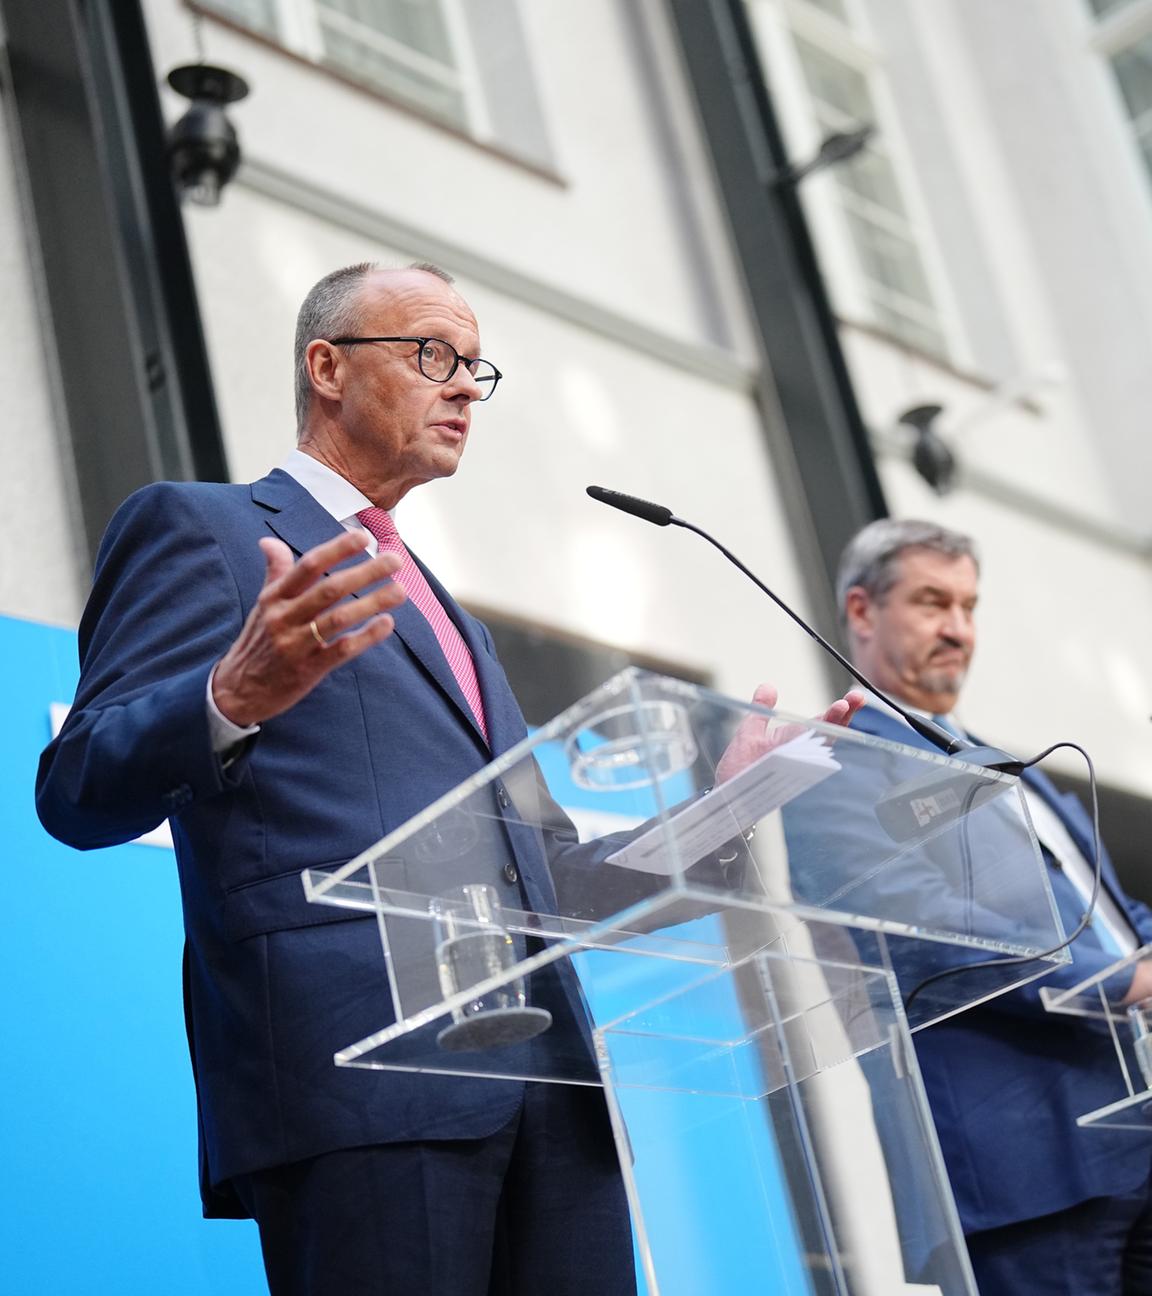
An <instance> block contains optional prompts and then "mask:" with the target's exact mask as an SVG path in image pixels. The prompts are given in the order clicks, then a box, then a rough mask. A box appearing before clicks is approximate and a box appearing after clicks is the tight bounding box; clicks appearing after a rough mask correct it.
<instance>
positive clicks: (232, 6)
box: [201, 0, 276, 36]
mask: <svg viewBox="0 0 1152 1296" xmlns="http://www.w3.org/2000/svg"><path fill="white" fill-rule="evenodd" d="M201 3H202V4H203V5H204V8H205V9H211V10H212V11H213V12H214V13H218V14H220V16H221V17H223V18H231V19H233V20H234V21H235V22H238V23H241V24H242V25H243V26H245V27H251V28H252V29H253V30H254V31H258V32H263V33H264V34H265V35H267V36H274V35H275V34H276V0H201Z"/></svg>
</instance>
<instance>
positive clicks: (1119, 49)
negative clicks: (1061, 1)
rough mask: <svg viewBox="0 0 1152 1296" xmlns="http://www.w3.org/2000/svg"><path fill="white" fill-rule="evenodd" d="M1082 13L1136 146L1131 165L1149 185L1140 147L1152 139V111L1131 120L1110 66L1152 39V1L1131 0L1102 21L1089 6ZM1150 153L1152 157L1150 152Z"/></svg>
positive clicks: (1151, 176) (1151, 175)
mask: <svg viewBox="0 0 1152 1296" xmlns="http://www.w3.org/2000/svg"><path fill="white" fill-rule="evenodd" d="M1084 13H1085V18H1086V21H1087V22H1088V24H1089V26H1090V29H1091V32H1092V34H1091V37H1090V38H1089V42H1090V45H1091V47H1092V49H1093V50H1094V51H1095V53H1097V54H1098V55H1099V56H1100V57H1101V59H1102V61H1104V62H1106V63H1107V64H1108V69H1107V71H1108V75H1109V78H1110V81H1111V90H1112V93H1113V95H1114V96H1115V102H1116V105H1117V108H1118V110H1119V113H1120V116H1121V118H1122V120H1123V122H1124V124H1125V127H1126V128H1127V131H1128V134H1129V136H1130V138H1131V139H1132V141H1133V143H1134V145H1135V157H1134V161H1135V163H1136V165H1137V166H1138V167H1139V169H1140V173H1141V175H1142V176H1143V177H1144V179H1145V182H1146V183H1147V184H1152V161H1149V157H1148V155H1147V154H1145V152H1144V150H1143V148H1142V147H1141V145H1142V143H1143V141H1145V140H1147V139H1152V109H1148V110H1146V111H1145V112H1144V113H1142V114H1141V115H1140V116H1139V117H1133V116H1132V115H1131V114H1130V113H1129V111H1128V104H1127V103H1126V102H1125V99H1124V92H1123V90H1122V89H1121V88H1120V78H1119V77H1118V76H1117V74H1116V69H1115V67H1114V66H1113V64H1114V63H1115V60H1116V57H1117V55H1119V54H1122V53H1124V51H1125V50H1127V49H1129V48H1130V47H1131V46H1133V45H1135V44H1137V43H1138V42H1140V41H1142V40H1144V39H1145V38H1147V37H1152V0H1130V3H1128V4H1126V5H1124V6H1123V7H1122V8H1120V9H1117V10H1116V11H1115V12H1113V13H1110V14H1106V15H1105V16H1104V17H1102V18H1098V17H1097V16H1096V14H1095V13H1094V11H1093V10H1092V8H1091V6H1090V5H1088V4H1087V3H1085V5H1084ZM1149 152H1150V153H1152V150H1149Z"/></svg>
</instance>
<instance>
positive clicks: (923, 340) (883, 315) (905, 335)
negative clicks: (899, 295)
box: [872, 302, 948, 356]
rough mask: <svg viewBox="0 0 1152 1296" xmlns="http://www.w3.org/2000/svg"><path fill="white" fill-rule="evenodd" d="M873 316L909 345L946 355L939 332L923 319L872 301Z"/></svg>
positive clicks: (929, 352)
mask: <svg viewBox="0 0 1152 1296" xmlns="http://www.w3.org/2000/svg"><path fill="white" fill-rule="evenodd" d="M872 312H873V318H874V319H875V321H876V323H877V324H878V325H879V326H880V327H881V328H882V329H884V330H885V331H886V332H888V333H891V334H892V335H893V337H898V338H900V339H901V340H902V341H904V342H907V343H908V344H909V346H914V347H918V348H919V349H920V350H921V351H927V352H928V354H929V355H937V356H946V355H947V354H948V352H947V348H946V347H945V345H944V338H943V336H942V335H941V334H940V332H939V331H938V330H937V329H935V328H933V327H932V326H931V325H930V324H927V323H925V322H924V321H923V320H920V319H916V318H914V317H913V316H911V315H905V314H904V313H903V312H902V311H899V310H896V309H895V308H894V307H892V306H891V305H889V304H887V303H885V302H873V303H872Z"/></svg>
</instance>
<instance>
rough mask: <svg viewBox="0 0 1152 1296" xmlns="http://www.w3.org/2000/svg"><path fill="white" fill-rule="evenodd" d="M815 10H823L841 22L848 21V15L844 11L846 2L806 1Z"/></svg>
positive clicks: (834, 0) (827, 0) (837, 0)
mask: <svg viewBox="0 0 1152 1296" xmlns="http://www.w3.org/2000/svg"><path fill="white" fill-rule="evenodd" d="M806 3H807V4H810V5H811V6H812V7H813V8H814V9H823V10H824V12H825V13H830V14H832V15H833V17H835V18H839V19H840V20H841V22H847V21H848V15H847V13H846V12H845V11H844V0H806Z"/></svg>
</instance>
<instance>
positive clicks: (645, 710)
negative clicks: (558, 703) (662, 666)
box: [305, 670, 1067, 1046]
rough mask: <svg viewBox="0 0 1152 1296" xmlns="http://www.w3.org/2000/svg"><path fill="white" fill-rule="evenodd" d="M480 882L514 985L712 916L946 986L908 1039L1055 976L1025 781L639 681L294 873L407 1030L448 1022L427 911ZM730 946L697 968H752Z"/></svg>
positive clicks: (605, 694)
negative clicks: (835, 930)
mask: <svg viewBox="0 0 1152 1296" xmlns="http://www.w3.org/2000/svg"><path fill="white" fill-rule="evenodd" d="M471 884H476V885H480V884H482V885H486V886H490V887H492V888H493V890H494V892H495V897H496V900H497V902H498V904H499V905H500V907H501V908H502V909H503V910H505V911H507V913H508V914H509V915H514V920H513V921H512V924H511V926H510V927H509V931H510V932H511V936H512V941H511V944H510V945H509V946H508V947H507V952H509V953H510V954H511V956H512V961H513V962H515V963H524V964H525V971H526V972H527V974H531V971H532V967H531V966H528V965H529V964H533V965H534V962H535V963H538V962H539V961H540V960H543V961H544V962H547V961H550V960H554V959H557V958H564V957H566V956H567V955H568V954H569V953H571V952H572V951H574V950H575V949H576V948H578V947H582V946H585V945H598V944H603V943H613V942H618V941H619V940H622V939H625V938H626V939H627V940H629V941H631V942H635V941H637V940H638V939H639V938H640V937H641V936H644V937H646V938H650V939H653V940H655V939H657V938H659V937H660V936H661V935H662V934H663V936H665V937H666V938H668V939H672V940H675V939H677V932H678V929H679V928H680V927H681V926H682V925H683V924H684V923H685V922H688V921H691V920H693V919H696V918H701V917H704V916H706V915H708V914H710V913H714V912H718V911H719V910H721V909H725V908H731V909H733V910H744V909H750V910H755V911H759V912H762V913H772V914H775V915H777V919H778V922H777V927H778V929H779V930H786V929H787V927H788V926H789V925H792V926H795V927H803V926H804V925H806V924H808V923H811V922H818V923H820V924H827V923H835V924H841V925H844V926H846V927H849V928H851V929H853V930H854V931H855V932H856V933H857V936H856V938H855V939H856V940H857V943H858V947H859V949H860V952H861V957H862V958H863V959H864V961H866V962H869V963H874V964H876V965H879V966H885V967H888V968H890V969H891V970H892V971H893V972H894V973H895V974H896V976H897V979H898V981H899V983H900V986H901V989H902V991H903V993H904V994H905V995H907V994H908V993H909V992H910V991H911V990H912V989H913V988H914V987H916V986H919V985H921V984H922V983H923V982H925V981H926V980H927V979H929V978H937V974H939V973H941V972H945V971H947V972H948V975H946V976H944V977H942V978H939V979H933V980H931V982H930V984H929V985H928V986H927V987H925V989H924V990H923V991H922V992H921V993H919V994H917V995H916V996H915V998H914V1002H913V1004H912V1008H911V1014H910V1016H911V1024H912V1026H913V1028H916V1027H919V1026H921V1025H924V1024H927V1023H928V1022H931V1021H935V1020H939V1019H941V1018H942V1017H945V1016H947V1015H949V1014H950V1013H953V1012H956V1011H958V1010H960V1009H962V1008H964V1007H967V1006H969V1005H971V1004H973V1003H977V1002H980V1001H981V1000H983V999H986V998H988V997H989V996H991V995H993V994H997V993H1000V992H1002V991H1003V990H1005V989H1007V988H1009V987H1010V986H1013V985H1017V984H1021V983H1022V982H1024V981H1027V980H1031V979H1033V978H1035V977H1036V976H1040V975H1043V974H1044V973H1045V972H1047V971H1048V970H1050V969H1051V967H1052V966H1053V965H1054V964H1055V963H1057V962H1060V961H1064V960H1066V959H1067V954H1066V953H1064V952H1060V953H1058V954H1055V955H1045V953H1044V952H1045V951H1047V950H1050V949H1051V948H1052V947H1053V946H1056V945H1058V944H1059V943H1060V941H1061V940H1062V939H1063V932H1062V930H1061V926H1060V922H1059V918H1058V915H1057V911H1056V908H1055V905H1054V903H1053V900H1052V895H1051V891H1050V888H1049V884H1048V879H1047V876H1046V872H1045V869H1044V865H1043V862H1042V860H1041V857H1040V853H1039V850H1038V848H1037V845H1036V840H1035V836H1034V834H1033V832H1032V829H1031V826H1030V824H1029V821H1028V817H1027V812H1026V810H1025V808H1024V803H1023V799H1022V797H1021V795H1020V792H1019V789H1018V786H1017V782H1016V780H1014V779H1011V778H1008V777H1007V776H1005V775H1002V774H998V773H995V772H991V771H986V770H981V769H977V768H974V767H971V766H967V765H964V764H962V763H960V762H958V761H954V760H950V759H948V758H945V757H942V756H937V755H935V754H932V753H925V752H921V751H916V750H912V749H910V748H906V747H903V746H901V745H899V744H895V743H889V742H885V741H883V740H881V739H877V738H872V737H870V736H868V735H864V734H857V733H855V732H853V731H849V730H845V729H841V728H838V727H833V726H827V725H823V724H817V723H812V722H809V721H804V720H796V719H795V718H791V717H786V716H783V715H781V714H779V713H772V712H770V711H767V710H764V709H763V708H760V707H757V706H755V705H753V704H751V703H741V702H736V701H733V700H731V699H728V698H725V697H722V696H720V695H718V694H716V693H712V692H709V691H708V690H706V689H702V688H699V687H697V686H695V685H691V684H687V683H684V682H681V681H677V680H671V679H666V678H663V677H661V676H657V675H651V674H648V673H646V672H643V671H637V670H628V671H625V672H623V673H622V674H621V675H619V676H617V677H615V678H614V679H613V680H611V681H609V682H608V683H607V684H605V685H603V686H602V687H601V688H599V689H597V690H596V691H595V692H593V693H591V694H590V695H589V696H588V697H586V698H584V699H583V700H582V701H580V702H578V703H577V704H576V705H574V706H573V707H571V708H570V709H569V710H567V711H566V712H564V713H563V714H562V715H560V716H558V717H557V718H556V719H555V720H553V721H552V722H551V723H549V724H547V725H545V726H544V727H543V728H541V729H539V730H538V731H536V732H535V733H534V734H532V735H531V736H530V737H529V738H528V739H526V740H525V741H524V742H523V743H521V744H520V745H519V746H517V747H516V748H514V749H513V750H511V751H509V752H508V753H506V754H505V755H504V756H502V757H500V758H499V759H498V760H496V761H494V762H493V763H492V764H490V765H488V766H487V767H486V768H485V769H483V770H481V771H480V772H479V773H478V774H477V775H476V776H475V777H474V778H472V779H470V780H468V781H467V782H466V783H463V784H461V785H460V786H459V787H458V788H456V789H454V790H453V791H452V792H450V793H449V794H448V795H446V796H444V797H442V798H441V799H440V800H439V801H437V802H436V803H434V804H433V805H431V806H429V807H428V808H427V809H426V810H425V811H424V812H423V813H422V814H420V815H418V816H416V817H415V818H413V819H411V820H410V821H409V822H408V823H406V824H405V825H403V826H402V827H401V828H399V829H397V830H396V831H395V832H393V833H391V834H389V835H388V836H387V837H385V838H384V839H383V840H382V841H380V842H379V843H377V844H376V845H375V846H373V847H371V848H370V849H369V850H367V851H365V852H364V853H363V854H362V855H360V856H358V857H357V858H356V859H353V860H351V861H349V862H348V863H347V864H345V865H343V866H341V867H338V868H331V869H311V870H309V871H308V872H307V873H306V874H305V887H306V890H307V894H308V896H309V898H310V899H311V900H313V901H316V902H318V903H325V904H334V905H341V906H345V907H350V908H353V909H361V910H363V911H364V912H366V913H374V914H376V916H377V917H378V919H379V921H380V926H381V935H382V939H383V944H384V949H385V951H387V952H388V956H387V973H388V979H389V988H390V991H391V998H392V1001H393V1005H394V1008H395V1014H394V1016H395V1021H396V1022H397V1023H401V1024H403V1023H408V1024H409V1026H408V1028H409V1029H410V1028H412V1027H414V1026H416V1025H423V1024H425V1023H426V1021H428V1020H430V1019H429V1018H428V1016H427V1014H428V1013H429V1012H434V1011H435V1010H436V1009H437V1007H438V1006H440V1011H441V1012H443V1011H444V1009H443V1007H442V1001H444V1000H445V998H446V996H445V992H444V991H443V989H442V985H441V973H440V972H439V971H438V964H437V961H436V958H435V952H436V946H437V942H438V940H439V936H438V929H437V924H436V922H435V921H434V915H433V912H432V909H433V907H434V905H435V903H436V898H437V897H442V896H444V895H445V894H446V893H449V892H452V891H454V890H458V889H459V888H461V887H465V886H468V885H471ZM751 939H753V940H755V939H758V938H756V937H753V938H751ZM475 943H476V944H477V945H478V944H480V943H481V942H479V941H477V942H475ZM721 944H722V946H723V947H722V948H721V947H720V946H717V947H716V948H713V949H711V950H709V951H708V952H706V953H703V954H701V955H700V957H701V958H702V959H703V961H704V964H705V965H708V966H730V965H731V964H733V963H735V962H739V961H742V960H743V959H744V958H746V957H747V955H748V954H749V953H751V952H753V950H752V949H751V948H749V947H747V946H745V945H742V944H739V943H737V944H735V945H734V944H733V943H732V941H731V939H730V938H726V939H725V940H724V941H723V942H722V943H721ZM684 957H685V958H686V959H688V961H689V962H691V961H692V960H691V959H689V958H688V955H687V954H685V955H684ZM1005 957H1007V958H1010V959H1014V960H1018V962H1012V963H1009V964H1008V965H1007V966H999V967H995V968H982V967H979V966H972V965H975V964H979V963H981V961H983V960H987V959H989V958H1005ZM456 975H457V978H458V976H459V970H457V973H456ZM455 988H456V990H458V991H459V992H464V991H465V990H466V989H467V987H466V986H465V985H464V984H462V983H459V982H458V981H457V984H456V986H455ZM381 1025H382V1028H383V1029H384V1030H385V1031H387V1030H388V1029H389V1028H391V1027H392V1026H393V1014H392V1013H386V1014H382V1022H381ZM349 1043H350V1045H353V1046H356V1045H357V1042H356V1041H349Z"/></svg>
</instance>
